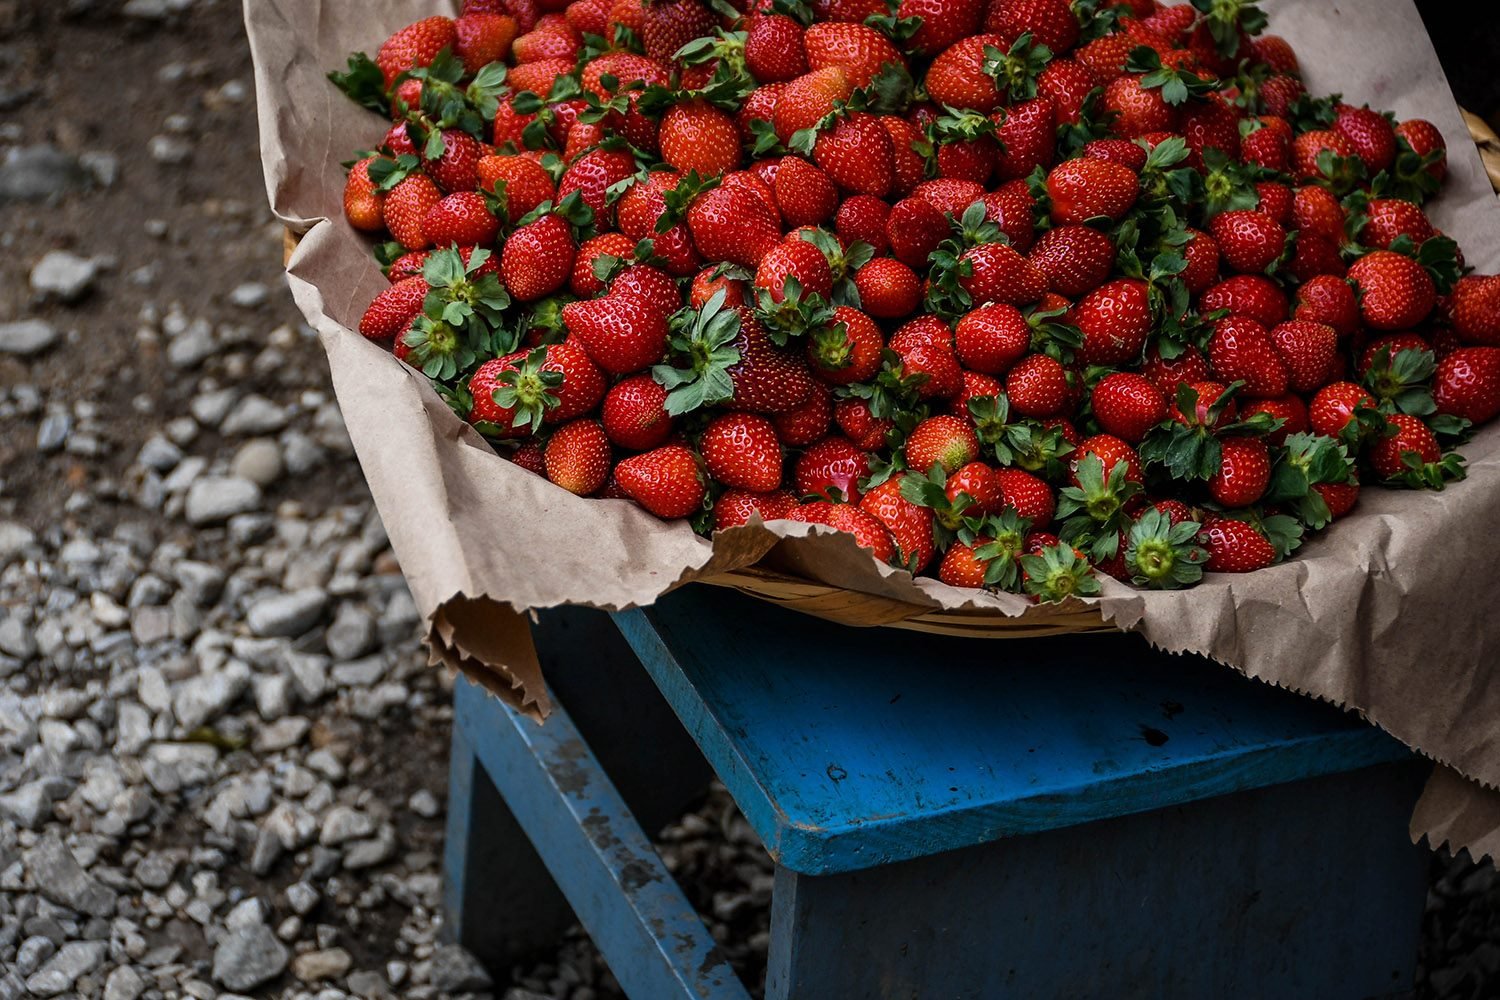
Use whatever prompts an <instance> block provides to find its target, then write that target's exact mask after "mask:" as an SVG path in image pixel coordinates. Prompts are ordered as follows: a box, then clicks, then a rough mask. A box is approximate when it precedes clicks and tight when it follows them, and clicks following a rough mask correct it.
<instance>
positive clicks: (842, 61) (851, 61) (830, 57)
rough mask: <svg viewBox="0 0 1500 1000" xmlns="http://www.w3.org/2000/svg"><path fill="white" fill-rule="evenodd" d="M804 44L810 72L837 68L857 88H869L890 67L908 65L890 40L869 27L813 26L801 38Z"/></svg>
mask: <svg viewBox="0 0 1500 1000" xmlns="http://www.w3.org/2000/svg"><path fill="white" fill-rule="evenodd" d="M802 44H803V47H804V48H805V50H806V52H807V65H808V67H809V68H811V69H814V70H819V69H826V68H828V67H830V66H838V67H840V68H842V69H843V70H844V72H845V73H847V74H848V76H849V82H850V83H852V84H853V85H854V86H855V87H856V88H864V87H868V86H869V85H870V83H871V81H873V80H874V79H875V77H877V76H879V75H880V70H881V67H883V66H885V65H886V64H887V63H891V64H894V65H896V66H902V67H904V66H905V65H906V60H905V59H903V58H902V56H901V53H900V52H898V51H897V50H896V46H894V45H892V44H891V40H890V39H889V38H887V37H886V36H884V35H882V34H881V33H880V32H878V31H876V30H875V29H874V28H872V27H870V26H869V25H866V24H843V23H839V22H825V23H823V24H814V25H812V26H811V27H809V28H808V29H807V32H806V33H805V34H804V35H803V36H802Z"/></svg>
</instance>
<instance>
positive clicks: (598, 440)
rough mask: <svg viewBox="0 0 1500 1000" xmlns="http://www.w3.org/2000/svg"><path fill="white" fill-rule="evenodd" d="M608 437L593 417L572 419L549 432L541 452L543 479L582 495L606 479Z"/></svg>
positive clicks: (607, 473) (608, 463) (596, 488)
mask: <svg viewBox="0 0 1500 1000" xmlns="http://www.w3.org/2000/svg"><path fill="white" fill-rule="evenodd" d="M610 458H611V456H610V451H609V438H608V437H606V436H605V433H604V428H603V427H602V426H600V424H599V422H598V421H597V420H574V421H573V422H571V423H568V424H564V425H563V426H561V427H559V428H558V429H557V430H556V431H554V432H553V434H552V437H551V438H550V439H549V440H548V441H547V446H546V449H545V450H544V451H543V462H544V463H545V469H546V473H547V478H548V479H550V480H551V481H552V482H554V483H556V484H557V485H558V486H561V487H562V488H563V489H565V490H567V491H568V492H569V493H575V494H577V495H578V496H581V497H586V496H590V495H592V494H594V493H597V492H599V490H601V489H603V488H604V483H605V482H606V481H607V480H608V479H609V467H610Z"/></svg>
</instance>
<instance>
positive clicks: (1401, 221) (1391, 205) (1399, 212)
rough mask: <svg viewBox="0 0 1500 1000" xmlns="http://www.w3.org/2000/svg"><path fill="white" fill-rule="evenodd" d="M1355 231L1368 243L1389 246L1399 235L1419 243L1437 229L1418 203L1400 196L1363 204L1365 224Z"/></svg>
mask: <svg viewBox="0 0 1500 1000" xmlns="http://www.w3.org/2000/svg"><path fill="white" fill-rule="evenodd" d="M1358 235H1359V241H1360V242H1361V243H1363V244H1364V245H1365V246H1367V247H1375V248H1376V249H1378V250H1389V249H1390V247H1391V244H1392V243H1394V242H1396V240H1397V239H1399V238H1401V237H1402V236H1407V237H1410V238H1411V241H1412V242H1413V243H1415V244H1416V245H1417V246H1418V247H1420V246H1421V245H1422V244H1423V243H1425V242H1427V241H1428V240H1429V239H1431V238H1432V237H1434V236H1436V235H1437V230H1436V229H1434V228H1433V226H1432V222H1431V221H1429V220H1428V218H1427V213H1425V212H1423V211H1422V209H1421V208H1420V207H1419V206H1417V205H1414V204H1412V203H1411V202H1409V201H1402V200H1401V199H1400V198H1375V199H1372V200H1371V201H1370V203H1369V204H1368V205H1366V206H1365V224H1364V227H1363V228H1362V229H1360V231H1359V234H1358Z"/></svg>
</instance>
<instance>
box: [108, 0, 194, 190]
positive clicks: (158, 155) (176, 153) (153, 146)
mask: <svg viewBox="0 0 1500 1000" xmlns="http://www.w3.org/2000/svg"><path fill="white" fill-rule="evenodd" d="M140 2H142V0H131V3H128V4H126V5H125V7H126V9H127V10H129V8H130V6H131V4H134V3H140ZM152 2H155V0H152ZM146 149H147V151H148V152H149V153H150V154H151V159H153V160H155V161H156V162H157V163H161V164H164V165H166V166H176V165H178V164H181V163H186V162H187V161H188V158H189V157H191V156H192V155H193V144H192V143H190V142H188V141H187V140H186V139H184V138H182V137H181V136H176V135H153V136H152V137H151V141H150V142H148V143H147V144H146Z"/></svg>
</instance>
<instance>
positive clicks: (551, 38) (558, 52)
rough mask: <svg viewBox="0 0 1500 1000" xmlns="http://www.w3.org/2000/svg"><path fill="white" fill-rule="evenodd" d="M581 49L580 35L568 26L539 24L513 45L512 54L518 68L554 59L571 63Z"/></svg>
mask: <svg viewBox="0 0 1500 1000" xmlns="http://www.w3.org/2000/svg"><path fill="white" fill-rule="evenodd" d="M581 47H582V46H581V43H580V39H579V38H578V35H577V34H576V33H575V32H574V31H573V30H572V29H571V28H569V27H568V26H567V25H552V26H543V25H541V24H538V25H537V27H536V28H534V29H533V30H531V31H528V32H526V33H525V34H523V35H521V37H519V38H517V39H516V40H515V41H514V42H513V43H512V44H511V54H512V55H513V56H514V57H515V61H516V64H517V65H518V66H520V65H524V64H527V63H541V62H549V61H551V60H554V59H555V60H559V61H565V62H570V63H571V62H573V61H574V60H576V59H577V58H578V52H579V49H580V48H581Z"/></svg>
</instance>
